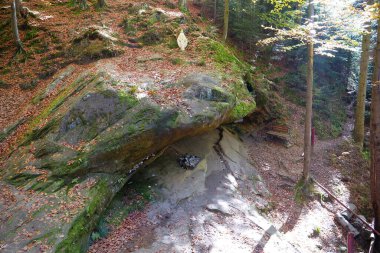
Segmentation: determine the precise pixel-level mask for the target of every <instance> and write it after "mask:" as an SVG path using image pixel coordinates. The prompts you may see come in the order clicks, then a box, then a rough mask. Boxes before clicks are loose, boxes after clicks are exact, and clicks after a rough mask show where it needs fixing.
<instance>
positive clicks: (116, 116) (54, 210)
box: [0, 70, 255, 252]
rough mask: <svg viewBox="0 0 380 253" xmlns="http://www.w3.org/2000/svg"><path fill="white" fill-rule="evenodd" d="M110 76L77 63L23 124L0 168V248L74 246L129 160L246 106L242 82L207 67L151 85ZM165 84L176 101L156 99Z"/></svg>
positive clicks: (125, 173) (140, 162)
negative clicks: (73, 74)
mask: <svg viewBox="0 0 380 253" xmlns="http://www.w3.org/2000/svg"><path fill="white" fill-rule="evenodd" d="M117 82H118V81H117V80H115V79H114V78H113V77H112V75H111V74H108V73H107V72H104V71H99V70H94V71H86V72H84V73H82V74H81V75H80V76H79V77H78V78H77V79H76V80H75V81H74V82H72V83H71V84H70V85H68V86H66V87H62V88H61V90H60V91H59V93H58V95H57V96H56V98H55V99H54V100H53V101H52V102H51V103H50V104H49V105H47V106H46V108H44V110H43V111H42V112H41V113H40V114H39V115H38V116H37V117H36V118H35V119H33V121H31V122H29V126H30V129H29V131H28V133H27V134H26V135H25V138H24V140H23V142H22V144H21V145H20V147H19V148H18V149H17V150H15V151H14V152H13V153H12V155H11V156H10V157H9V159H8V160H7V162H6V164H5V166H4V168H3V169H2V171H1V178H2V181H1V184H2V188H4V189H7V195H4V196H3V197H2V198H0V212H2V213H4V214H6V215H4V216H3V215H2V219H3V218H4V217H5V218H6V219H7V222H5V220H4V221H2V223H1V224H2V225H1V226H0V234H1V236H0V244H2V245H3V249H4V250H5V252H15V251H17V250H22V249H24V250H26V251H28V252H39V251H41V249H43V250H44V251H58V252H67V251H70V252H79V251H83V250H84V249H85V248H86V247H87V246H88V245H87V243H88V240H87V238H88V235H89V234H90V232H91V230H92V229H93V227H94V225H95V223H96V220H97V218H98V217H99V215H100V214H101V213H102V211H103V210H104V208H105V207H106V206H107V204H108V203H109V201H110V200H111V199H112V197H113V196H114V194H115V193H116V192H117V191H118V190H119V189H120V187H122V186H123V184H124V183H125V182H126V181H127V180H128V178H129V177H130V176H131V175H132V174H133V173H134V172H135V171H136V170H137V169H138V168H139V167H143V166H144V165H145V164H147V163H149V162H150V161H152V160H154V159H155V157H158V156H159V154H160V151H161V150H163V148H165V147H166V146H168V145H170V144H172V143H174V142H176V141H178V140H179V139H181V138H183V137H186V136H193V135H197V134H200V133H203V132H206V131H208V130H211V129H214V128H216V127H218V126H219V125H221V124H222V123H226V122H230V121H233V120H235V119H238V118H241V117H243V116H245V115H246V114H248V113H250V112H252V111H253V110H254V108H255V102H254V99H253V97H252V96H251V95H250V93H249V92H248V90H245V88H244V82H243V81H241V83H240V84H239V85H237V84H236V83H235V84H234V85H233V86H231V87H230V88H226V86H223V85H222V82H221V81H219V80H218V78H215V77H213V76H212V75H209V74H203V73H193V74H190V75H188V76H186V77H184V78H183V79H182V80H180V81H178V82H176V83H164V84H162V85H161V86H160V90H153V91H152V89H151V88H149V87H148V88H147V87H131V86H128V85H127V84H125V85H124V84H122V83H117ZM115 83H116V84H115ZM173 88H174V89H175V90H176V91H177V98H176V99H177V100H175V101H177V102H171V103H165V101H164V102H162V99H163V100H165V99H168V98H165V97H163V98H162V97H161V98H160V97H159V96H160V94H159V93H160V92H161V91H163V90H166V89H168V90H170V89H173ZM166 102H167V101H166ZM12 200H14V202H12ZM5 218H4V219H5ZM26 235H27V236H26Z"/></svg>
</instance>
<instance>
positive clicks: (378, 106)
mask: <svg viewBox="0 0 380 253" xmlns="http://www.w3.org/2000/svg"><path fill="white" fill-rule="evenodd" d="M374 62H375V66H374V71H373V77H372V91H371V92H372V102H371V126H370V127H371V138H370V140H371V143H370V149H371V152H370V153H371V167H370V172H371V199H372V208H373V212H374V215H375V229H376V230H377V231H380V19H379V20H378V27H377V44H376V51H375V59H374ZM374 249H375V252H380V238H379V237H378V236H376V237H375V244H374Z"/></svg>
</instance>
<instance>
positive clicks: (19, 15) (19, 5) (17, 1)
mask: <svg viewBox="0 0 380 253" xmlns="http://www.w3.org/2000/svg"><path fill="white" fill-rule="evenodd" d="M15 4H16V14H17V17H21V9H22V4H21V0H15Z"/></svg>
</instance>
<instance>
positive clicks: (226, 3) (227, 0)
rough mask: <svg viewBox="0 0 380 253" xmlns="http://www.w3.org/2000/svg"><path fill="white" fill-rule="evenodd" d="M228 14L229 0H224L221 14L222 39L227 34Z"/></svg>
mask: <svg viewBox="0 0 380 253" xmlns="http://www.w3.org/2000/svg"><path fill="white" fill-rule="evenodd" d="M229 16H230V1H229V0H224V16H223V21H224V23H223V40H224V41H226V40H227V36H228V19H229Z"/></svg>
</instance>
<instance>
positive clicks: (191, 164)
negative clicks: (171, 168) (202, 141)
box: [178, 154, 201, 170]
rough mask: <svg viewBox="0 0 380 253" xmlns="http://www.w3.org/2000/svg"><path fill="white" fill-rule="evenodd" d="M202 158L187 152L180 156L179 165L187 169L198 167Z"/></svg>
mask: <svg viewBox="0 0 380 253" xmlns="http://www.w3.org/2000/svg"><path fill="white" fill-rule="evenodd" d="M200 161H201V158H200V157H198V156H195V155H189V154H185V155H182V156H181V157H179V158H178V163H179V165H180V166H181V167H182V168H184V169H185V170H192V169H194V168H195V167H197V165H198V163H199V162H200Z"/></svg>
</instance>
